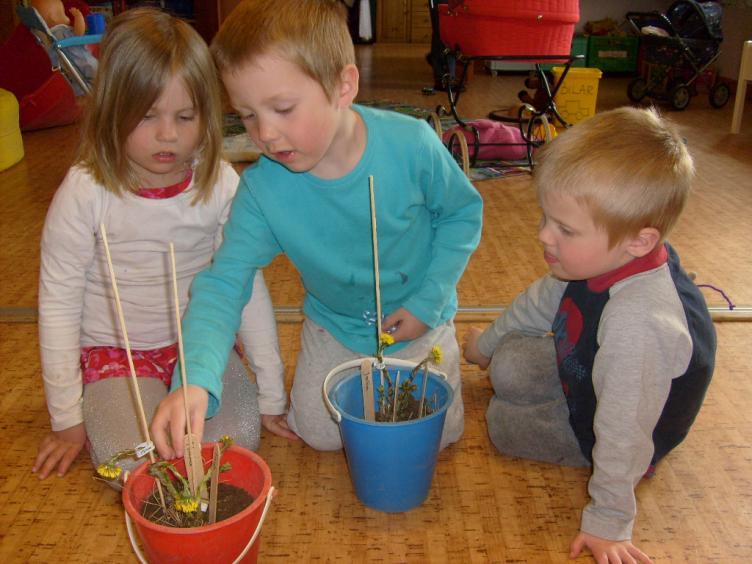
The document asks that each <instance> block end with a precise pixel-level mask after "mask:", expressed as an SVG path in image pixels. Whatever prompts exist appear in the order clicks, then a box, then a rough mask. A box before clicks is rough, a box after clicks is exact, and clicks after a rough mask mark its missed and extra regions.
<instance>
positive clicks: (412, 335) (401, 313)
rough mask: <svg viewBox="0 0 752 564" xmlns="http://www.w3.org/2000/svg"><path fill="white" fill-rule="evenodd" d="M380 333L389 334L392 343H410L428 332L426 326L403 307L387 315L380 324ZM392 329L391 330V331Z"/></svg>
mask: <svg viewBox="0 0 752 564" xmlns="http://www.w3.org/2000/svg"><path fill="white" fill-rule="evenodd" d="M381 327H382V331H384V332H386V333H390V334H391V335H392V337H394V341H395V342H397V341H412V340H413V339H417V338H418V337H420V336H422V335H423V334H425V332H426V331H428V325H426V324H425V323H423V322H422V321H421V320H420V319H418V318H417V317H415V316H414V315H413V314H412V313H410V312H409V311H407V310H406V309H405V308H404V307H401V308H399V309H398V310H397V311H395V312H393V313H391V314H389V315H387V316H386V317H385V318H384V322H383V323H382V324H381ZM392 328H393V329H392Z"/></svg>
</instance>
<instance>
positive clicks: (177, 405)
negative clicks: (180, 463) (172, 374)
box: [151, 384, 209, 460]
mask: <svg viewBox="0 0 752 564" xmlns="http://www.w3.org/2000/svg"><path fill="white" fill-rule="evenodd" d="M187 394H188V413H189V414H190V415H189V416H190V418H191V432H192V433H193V434H194V435H195V436H196V438H197V439H198V441H199V442H201V437H203V435H204V419H205V418H206V409H207V407H208V406H209V392H207V391H206V390H205V389H204V388H201V387H200V386H194V385H192V384H188V388H187ZM185 433H186V428H185V408H184V406H183V390H182V388H177V389H176V390H173V391H172V392H170V393H169V394H167V396H166V397H165V398H164V399H163V400H162V401H161V402H160V403H159V405H158V406H157V411H156V413H155V414H154V418H153V419H152V420H151V435H152V439H153V440H154V446H156V447H157V452H158V453H159V456H161V457H162V458H164V459H165V460H171V459H173V458H181V457H182V456H183V437H185Z"/></svg>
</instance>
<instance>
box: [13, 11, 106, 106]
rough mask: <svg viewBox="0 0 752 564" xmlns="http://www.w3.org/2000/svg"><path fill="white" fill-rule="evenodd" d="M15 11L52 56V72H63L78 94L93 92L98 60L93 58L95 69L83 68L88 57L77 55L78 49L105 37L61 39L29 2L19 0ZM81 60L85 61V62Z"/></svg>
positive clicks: (87, 36) (92, 36)
mask: <svg viewBox="0 0 752 564" xmlns="http://www.w3.org/2000/svg"><path fill="white" fill-rule="evenodd" d="M16 13H17V14H18V18H19V19H20V20H21V23H23V25H24V26H26V27H27V28H28V29H29V31H31V33H32V34H33V35H34V37H35V38H36V40H37V42H38V43H39V44H40V45H41V46H42V47H44V48H45V50H46V51H47V53H48V54H49V56H50V62H51V65H52V70H53V71H58V70H60V71H62V72H63V74H64V75H65V77H66V78H67V79H68V81H69V82H70V83H71V85H72V86H73V88H74V90H76V91H77V93H78V94H88V93H89V92H91V85H90V83H89V81H90V78H93V72H94V70H95V69H96V61H95V60H94V59H93V56H92V57H88V58H90V59H91V60H92V61H93V65H92V66H93V69H94V70H92V69H90V68H83V64H86V61H87V58H86V57H83V58H82V57H78V56H77V55H76V49H79V50H80V49H83V48H84V46H86V45H92V44H97V43H99V42H100V41H101V40H102V35H81V36H73V37H65V38H62V39H61V38H58V37H57V36H56V35H55V34H54V33H53V31H52V30H51V29H50V28H49V27H48V26H47V23H46V22H45V21H44V19H43V18H42V16H41V15H40V14H39V12H37V11H36V10H35V9H34V8H33V7H32V6H30V5H28V3H27V2H26V1H23V0H22V1H20V2H19V3H18V4H17V5H16ZM82 60H83V61H84V63H82Z"/></svg>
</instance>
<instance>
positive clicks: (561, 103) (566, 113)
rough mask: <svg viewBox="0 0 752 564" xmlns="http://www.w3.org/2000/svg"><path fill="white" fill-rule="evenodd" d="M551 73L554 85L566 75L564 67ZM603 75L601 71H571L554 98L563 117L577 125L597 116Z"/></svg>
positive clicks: (587, 69)
mask: <svg viewBox="0 0 752 564" xmlns="http://www.w3.org/2000/svg"><path fill="white" fill-rule="evenodd" d="M551 72H553V74H554V83H558V82H559V78H560V77H561V75H562V74H563V73H564V67H554V68H553V69H551ZM602 74H603V73H602V72H601V71H600V70H599V69H591V68H575V67H572V68H570V69H569V72H568V73H567V76H566V77H565V78H564V83H563V84H562V85H561V87H560V88H559V91H558V92H557V93H556V96H555V97H554V101H555V102H556V107H557V109H558V110H559V113H560V114H561V117H563V118H564V119H565V120H567V121H568V122H569V123H577V122H578V121H582V120H583V119H585V118H587V117H590V116H592V115H595V104H596V102H597V100H598V81H600V79H601V75H602Z"/></svg>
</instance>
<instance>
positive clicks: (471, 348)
mask: <svg viewBox="0 0 752 564" xmlns="http://www.w3.org/2000/svg"><path fill="white" fill-rule="evenodd" d="M482 334H483V330H482V329H479V328H478V327H470V329H468V331H467V333H465V338H464V339H463V340H462V355H463V356H464V357H465V360H466V361H468V362H469V363H471V364H477V365H478V366H480V367H481V368H482V369H483V370H485V369H486V368H488V365H489V364H491V359H490V358H488V357H487V356H485V355H484V354H482V353H481V352H480V351H479V350H478V338H480V336H481V335H482Z"/></svg>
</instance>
